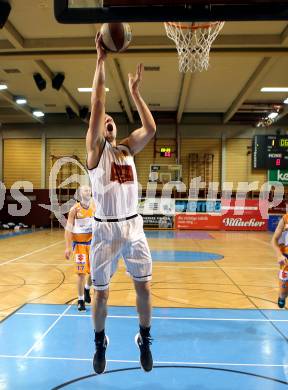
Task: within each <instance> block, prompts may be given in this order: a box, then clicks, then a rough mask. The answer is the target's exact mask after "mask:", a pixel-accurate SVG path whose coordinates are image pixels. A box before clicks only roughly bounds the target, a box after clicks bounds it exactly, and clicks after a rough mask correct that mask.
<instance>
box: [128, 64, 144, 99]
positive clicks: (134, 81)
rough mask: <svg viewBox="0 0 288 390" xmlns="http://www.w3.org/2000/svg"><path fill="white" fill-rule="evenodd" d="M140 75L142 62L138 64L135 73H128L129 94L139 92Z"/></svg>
mask: <svg viewBox="0 0 288 390" xmlns="http://www.w3.org/2000/svg"><path fill="white" fill-rule="evenodd" d="M142 75H143V64H138V65H137V69H136V73H135V75H133V74H132V73H129V74H128V77H129V90H130V92H131V95H133V94H135V93H138V92H139V85H140V83H141V81H142Z"/></svg>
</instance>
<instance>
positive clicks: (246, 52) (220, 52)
mask: <svg viewBox="0 0 288 390" xmlns="http://www.w3.org/2000/svg"><path fill="white" fill-rule="evenodd" d="M176 55H177V53H176V49H175V48H173V47H172V48H170V49H134V50H133V49H130V50H128V51H126V52H125V53H113V54H112V53H111V54H110V56H109V57H110V58H116V59H118V58H121V57H123V56H124V57H125V58H135V57H136V58H138V57H139V56H149V57H153V58H155V57H156V58H159V56H160V57H162V58H163V57H170V58H171V57H173V56H176ZM211 55H212V56H215V57H223V56H227V55H233V57H241V58H243V56H245V57H254V58H255V56H257V55H258V56H262V57H278V58H279V57H287V56H288V47H281V48H280V47H275V48H272V47H270V48H263V47H253V48H235V47H233V48H232V47H231V48H212V49H211ZM75 58H81V59H86V58H87V59H88V58H93V59H94V58H95V49H90V50H67V51H55V50H52V51H50V50H49V51H38V50H37V51H26V50H25V51H21V52H12V51H11V52H9V51H5V52H3V51H2V52H1V51H0V59H1V60H9V61H10V60H21V61H22V60H23V61H26V60H28V61H30V60H46V59H62V60H64V59H75Z"/></svg>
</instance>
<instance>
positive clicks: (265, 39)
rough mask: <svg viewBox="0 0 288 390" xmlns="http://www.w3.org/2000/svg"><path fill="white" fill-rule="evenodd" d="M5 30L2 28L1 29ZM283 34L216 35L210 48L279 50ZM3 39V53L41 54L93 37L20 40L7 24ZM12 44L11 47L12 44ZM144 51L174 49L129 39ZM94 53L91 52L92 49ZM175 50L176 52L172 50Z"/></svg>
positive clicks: (158, 41) (160, 38) (85, 43)
mask: <svg viewBox="0 0 288 390" xmlns="http://www.w3.org/2000/svg"><path fill="white" fill-rule="evenodd" d="M4 28H5V27H4ZM285 31H286V30H284V31H283V32H282V33H281V34H266V35H265V34H250V35H245V36H244V35H243V34H241V35H236V34H230V35H220V36H218V37H217V39H216V41H215V42H214V43H213V48H217V47H223V46H228V47H233V46H236V47H239V46H243V47H245V48H248V47H254V46H256V47H257V46H261V47H269V46H273V47H274V46H276V47H277V46H278V47H280V46H281V45H282V44H283V39H284V38H285V37H286V33H285ZM5 33H6V34H5V35H6V38H7V39H8V41H9V42H11V44H12V46H8V47H5V46H7V44H8V42H7V41H5V40H3V42H4V43H5V45H4V43H3V42H1V45H2V46H3V49H5V48H6V49H13V50H15V48H16V49H20V48H23V49H25V50H41V51H43V52H45V51H46V50H62V51H66V50H71V49H76V50H81V49H84V50H85V49H91V48H92V47H94V39H93V37H90V36H89V37H78V38H77V37H76V38H74V37H73V38H68V37H62V38H35V39H25V40H24V39H23V38H22V37H21V35H20V34H19V33H18V32H17V30H16V29H15V28H14V27H13V25H12V24H11V23H10V24H9V25H8V28H7V29H6V30H5ZM13 43H14V44H13ZM0 48H1V46H0ZM136 48H139V49H141V48H142V49H144V48H146V49H147V48H151V49H152V48H153V49H155V48H159V49H160V48H164V49H165V48H174V49H175V45H174V43H173V42H172V41H171V40H170V39H169V38H168V37H167V36H166V35H165V34H163V35H151V36H149V40H147V36H145V35H141V36H135V37H133V41H132V43H131V45H130V49H136ZM94 50H95V49H94ZM175 50H176V49H175Z"/></svg>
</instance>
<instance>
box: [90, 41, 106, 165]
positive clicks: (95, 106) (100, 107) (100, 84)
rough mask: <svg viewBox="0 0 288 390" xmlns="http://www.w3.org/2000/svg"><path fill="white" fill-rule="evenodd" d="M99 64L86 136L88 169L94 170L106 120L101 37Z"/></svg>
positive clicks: (99, 42) (93, 86)
mask: <svg viewBox="0 0 288 390" xmlns="http://www.w3.org/2000/svg"><path fill="white" fill-rule="evenodd" d="M95 42H96V50H97V63H96V70H95V75H94V79H93V85H92V94H91V116H90V121H89V128H88V131H87V135H86V149H87V167H88V169H93V168H95V167H96V166H97V164H98V162H99V158H100V157H101V155H100V154H101V148H102V146H103V143H104V135H103V131H104V120H105V97H106V96H105V95H106V92H105V65H104V62H105V59H106V52H105V50H104V49H103V47H102V46H101V35H100V33H97V35H96V38H95Z"/></svg>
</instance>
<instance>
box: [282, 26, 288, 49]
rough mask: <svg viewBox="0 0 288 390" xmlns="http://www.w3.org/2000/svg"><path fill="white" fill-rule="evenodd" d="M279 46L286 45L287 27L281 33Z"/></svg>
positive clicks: (287, 41) (287, 38) (287, 42)
mask: <svg viewBox="0 0 288 390" xmlns="http://www.w3.org/2000/svg"><path fill="white" fill-rule="evenodd" d="M280 39H281V44H282V45H283V46H287V45H288V25H287V26H286V27H285V29H284V30H283V31H282V34H281V36H280Z"/></svg>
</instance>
